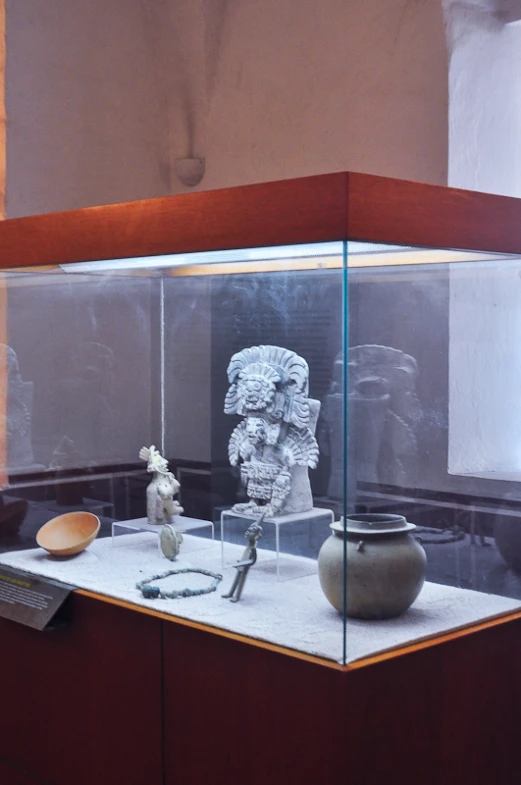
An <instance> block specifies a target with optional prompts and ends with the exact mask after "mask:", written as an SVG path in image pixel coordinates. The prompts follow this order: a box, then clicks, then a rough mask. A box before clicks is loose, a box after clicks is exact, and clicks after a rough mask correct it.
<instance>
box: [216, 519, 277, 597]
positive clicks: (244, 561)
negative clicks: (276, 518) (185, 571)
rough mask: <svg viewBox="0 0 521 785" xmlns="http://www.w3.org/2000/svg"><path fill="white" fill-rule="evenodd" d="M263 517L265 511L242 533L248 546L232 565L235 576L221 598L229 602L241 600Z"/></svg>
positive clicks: (255, 556) (253, 559)
mask: <svg viewBox="0 0 521 785" xmlns="http://www.w3.org/2000/svg"><path fill="white" fill-rule="evenodd" d="M265 515H266V511H264V512H263V513H262V515H261V516H260V518H258V519H257V520H256V521H255V522H254V523H252V524H251V526H249V527H248V528H247V529H246V531H245V533H244V536H245V537H246V539H247V540H248V545H247V546H246V548H245V550H244V553H243V554H242V558H241V560H240V561H239V562H237V564H234V565H233V566H234V567H235V569H236V570H237V574H236V576H235V578H234V579H233V583H232V585H231V587H230V591H229V592H228V593H227V594H223V597H224V598H225V599H229V600H230V602H239V600H240V599H241V594H242V590H243V589H244V584H245V583H246V578H247V577H248V572H249V569H250V567H252V566H253V565H254V564H255V562H256V561H257V542H258V541H259V540H260V538H261V537H262V526H261V523H262V521H263V520H264V517H265Z"/></svg>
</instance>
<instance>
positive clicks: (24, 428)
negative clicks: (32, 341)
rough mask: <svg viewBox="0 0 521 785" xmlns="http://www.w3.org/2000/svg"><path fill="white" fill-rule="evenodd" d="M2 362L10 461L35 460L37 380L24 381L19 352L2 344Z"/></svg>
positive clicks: (17, 464)
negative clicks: (33, 425)
mask: <svg viewBox="0 0 521 785" xmlns="http://www.w3.org/2000/svg"><path fill="white" fill-rule="evenodd" d="M0 366H1V367H3V368H6V369H7V412H6V416H5V418H4V422H3V423H2V425H3V427H4V428H5V431H6V442H7V465H8V467H10V468H19V467H23V466H29V465H31V464H32V463H33V461H34V458H33V448H32V444H31V420H32V411H33V383H32V382H24V381H23V379H22V375H21V373H20V366H19V365H18V357H17V356H16V352H15V351H14V349H12V348H11V347H10V346H6V344H0Z"/></svg>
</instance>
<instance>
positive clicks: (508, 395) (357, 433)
mask: <svg viewBox="0 0 521 785" xmlns="http://www.w3.org/2000/svg"><path fill="white" fill-rule="evenodd" d="M349 178H351V179H349ZM364 183H365V184H364ZM390 183H391V185H390ZM362 185H363V188H362ZM344 186H346V187H345V188H344ZM285 188H286V189H288V190H287V191H284V189H285ZM392 188H397V189H398V191H397V193H398V194H399V195H400V197H399V198H398V197H396V199H395V200H394V203H393V197H392V193H389V189H391V191H392ZM407 188H409V190H407ZM417 188H419V186H414V185H407V186H405V185H404V186H403V189H405V190H400V185H399V184H394V185H392V181H385V180H379V179H378V178H366V179H365V181H364V178H363V177H362V176H358V177H357V176H353V175H334V176H331V178H330V179H329V180H328V179H327V178H326V179H324V178H309V179H308V180H304V181H293V182H292V183H289V184H287V185H286V186H284V185H281V184H271V185H270V184H268V185H265V186H256V187H253V190H251V189H250V190H249V189H237V190H236V191H235V190H233V191H224V192H215V193H214V194H196V195H191V196H187V197H172V198H171V199H166V200H165V199H160V200H151V201H150V202H146V203H141V205H142V208H140V207H139V206H136V205H130V206H129V205H122V206H112V207H108V208H96V210H84V211H79V212H75V213H71V214H70V215H69V214H63V215H61V216H59V217H58V216H42V217H37V218H33V219H22V220H19V221H13V222H9V221H8V222H6V225H5V227H1V226H0V240H1V239H2V236H3V235H2V232H4V237H5V238H6V243H4V245H3V247H4V251H3V252H2V260H1V262H2V267H3V270H2V273H1V280H0V298H1V301H2V311H1V316H0V344H1V347H0V355H1V360H2V366H3V374H2V379H3V384H2V388H1V391H0V409H1V410H2V412H3V415H2V422H3V428H2V430H1V439H0V457H1V461H0V463H1V466H0V471H1V475H2V476H1V480H2V493H1V498H0V551H1V554H0V562H1V564H2V565H3V566H6V567H12V568H16V569H19V570H23V571H26V572H29V573H34V574H37V575H42V576H46V577H48V578H52V579H57V580H62V581H64V582H66V583H69V584H72V585H74V586H77V587H79V588H83V589H86V590H89V591H91V592H96V593H98V594H99V595H101V596H108V597H112V598H118V599H120V600H123V601H125V602H128V603H131V604H134V605H136V606H142V607H144V608H146V609H151V608H153V609H155V610H159V611H161V612H162V613H165V614H172V615H173V616H175V617H177V618H179V619H185V620H191V621H194V622H197V623H199V624H204V625H208V626H209V627H212V628H214V629H215V630H216V631H227V632H229V633H233V634H237V635H241V636H244V637H249V638H252V639H257V640H260V641H263V642H265V643H268V644H274V645H276V646H279V647H283V648H286V649H289V650H293V651H298V652H302V653H304V654H306V655H310V656H313V657H318V658H322V659H324V660H332V661H335V662H340V663H342V664H346V663H349V662H352V661H354V660H359V659H362V658H364V657H369V656H372V655H374V654H376V653H378V652H382V651H385V650H389V649H393V648H398V647H403V646H407V645H408V644H410V643H412V642H414V641H416V640H420V639H425V638H429V637H435V636H437V635H441V634H444V633H447V632H450V631H451V630H455V629H460V628H463V627H466V626H470V625H473V624H476V623H478V622H482V621H484V620H487V619H491V618H494V617H497V616H501V615H504V614H509V613H511V612H513V611H516V610H519V609H521V415H519V412H520V411H521V408H520V401H521V371H520V370H519V369H520V368H521V362H520V361H521V356H520V355H521V348H520V347H521V341H520V339H519V336H520V334H521V333H520V332H518V330H521V262H520V257H519V256H517V255H516V254H515V253H514V249H513V248H510V247H509V242H510V239H509V236H508V235H507V234H505V235H504V236H503V235H497V236H496V235H494V234H491V235H490V238H488V237H487V236H483V229H476V234H475V237H474V236H473V235H472V233H470V234H469V231H468V224H465V223H464V221H463V219H462V221H461V224H460V225H458V213H457V210H456V212H455V214H454V215H455V217H454V220H453V222H452V224H451V226H450V227H448V226H445V227H444V226H443V225H442V226H441V228H440V223H439V221H438V219H435V218H434V217H433V216H429V215H428V211H426V209H425V204H428V203H429V199H432V198H433V196H432V194H433V192H436V194H437V196H436V198H437V199H439V202H440V205H441V207H440V209H441V213H440V214H441V216H442V218H443V215H444V213H443V210H445V211H449V212H450V210H451V209H452V208H451V204H452V202H450V200H451V199H452V200H456V205H460V207H459V208H458V209H460V211H461V210H462V211H463V212H464V214H465V216H468V215H471V214H472V209H473V207H472V204H471V203H470V204H469V201H468V200H467V201H465V200H463V198H462V197H460V195H458V192H450V191H448V190H447V191H443V189H432V191H429V189H427V191H426V194H427V196H426V202H425V201H422V197H421V196H419V197H418V198H416V196H415V194H416V193H417V191H416V190H415V189H417ZM255 189H257V190H255ZM281 189H282V190H281ZM362 191H363V194H364V196H363V198H362V196H361V195H360V194H362ZM303 193H304V194H305V197H302V194H303ZM444 193H446V194H447V196H444V195H443V194H444ZM234 194H237V198H235V196H234ZM245 194H246V197H245ZM248 194H249V195H250V196H251V199H250V196H249V195H248ZM270 194H274V197H273V200H271V199H270ZM281 194H286V195H285V196H284V198H283V196H281ZM367 194H369V195H370V199H369V198H367V196H366V195H367ZM404 194H405V196H404ZM386 196H387V197H388V198H387V201H386ZM248 199H250V207H248V209H249V210H250V213H248V215H249V216H250V217H249V219H248V221H249V223H248V222H247V221H245V217H244V214H243V213H241V209H246V208H244V202H246V203H248ZM379 199H380V201H379ZM190 200H192V202H191V201H190ZM193 200H195V201H193ZM350 200H351V201H350ZM404 200H405V201H404ZM444 200H445V201H444ZM447 200H448V201H447ZM303 202H305V206H306V209H304V208H303ZM383 203H385V207H384V208H382V206H381V205H382V204H383ZM139 204H140V203H138V205H139ZM241 204H242V205H243V207H242V208H241V206H240V205H241ZM143 205H144V206H146V209H145V208H144V207H143ZM191 205H192V206H193V211H192V212H193V213H194V216H193V217H192V218H189V219H188V221H186V220H185V213H184V212H183V211H184V210H188V212H189V213H190V211H191V210H192V207H191ZM407 205H409V208H410V207H411V205H413V207H414V209H413V210H412V211H411V210H409V212H408V213H406V215H407V220H405V219H404V217H403V216H404V214H405V213H404V212H403V211H404V210H405V207H406V206H407ZM461 205H463V206H461ZM414 210H416V213H415V212H414ZM144 213H145V215H144ZM274 215H275V216H276V218H275V219H274V218H273V216H274ZM462 215H463V213H462ZM223 216H226V218H225V219H224V218H222V217H223ZM266 216H268V217H267V218H266ZM270 216H271V219H270ZM296 216H297V218H298V220H297V218H296ZM309 216H312V219H310V217H309ZM396 216H398V218H396ZM438 218H439V216H438ZM221 219H222V221H221ZM268 219H270V220H268ZM191 221H192V223H190V222H191ZM207 223H209V224H210V229H208V227H207ZM213 225H215V226H218V229H215V230H213V229H212V228H211V227H212V226H213ZM224 225H225V226H224ZM433 225H434V226H435V228H434V230H433V229H432V226H433ZM58 226H59V227H60V230H59V231H58V229H57V228H56V227H58ZM223 226H224V228H223ZM53 227H54V229H53ZM123 227H125V231H123ZM227 227H228V228H227ZM444 229H445V235H444V234H443V230H444ZM118 230H119V231H120V234H118ZM437 232H438V234H437ZM40 233H41V236H42V237H43V236H45V237H49V241H48V242H46V243H42V245H41V247H39V243H38V237H39V236H40ZM263 236H265V242H263V240H262V238H263ZM498 236H499V239H498ZM28 237H29V238H32V239H31V241H30V249H29V246H28V245H27V243H28V242H29V241H28V240H27V238H28ZM13 238H14V239H13ZM19 238H22V239H19ZM158 238H159V239H158ZM422 238H423V239H422ZM444 238H445V239H444ZM133 247H135V252H132V251H131V249H132V248H133ZM520 251H521V249H520ZM518 376H520V378H519V379H518V378H517V377H518ZM85 513H88V514H90V517H88V518H85V517H82V516H83V515H84V514H85ZM61 516H66V517H64V518H62V517H61ZM56 519H58V520H57V521H56ZM49 521H52V523H51V524H49V525H48V526H47V527H45V529H42V527H43V526H44V524H47V523H48V522H49ZM89 521H90V522H94V524H93V525H94V530H93V531H92V535H93V536H94V535H95V539H92V537H90V530H89V525H91V524H89ZM53 527H54V529H53ZM37 536H38V538H39V539H38V542H39V543H40V545H41V546H43V547H38V545H37V542H36V537H37ZM89 539H90V540H91V541H90V542H88V540H89ZM78 548H79V551H78ZM71 549H72V552H71Z"/></svg>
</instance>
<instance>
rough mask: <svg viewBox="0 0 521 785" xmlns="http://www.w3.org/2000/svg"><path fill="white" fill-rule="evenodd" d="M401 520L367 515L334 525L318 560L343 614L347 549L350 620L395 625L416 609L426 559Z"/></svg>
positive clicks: (327, 591) (330, 596)
mask: <svg viewBox="0 0 521 785" xmlns="http://www.w3.org/2000/svg"><path fill="white" fill-rule="evenodd" d="M415 528H416V526H415V525H414V524H412V523H408V522H407V521H406V520H405V518H404V517H403V516H402V515H383V514H376V513H365V514H360V515H350V516H348V518H347V523H346V527H345V529H344V523H343V521H342V520H340V521H336V522H335V523H332V524H331V529H332V534H331V537H328V539H327V540H326V541H325V542H324V544H323V545H322V548H321V549H320V553H319V555H318V577H319V579H320V585H321V586H322V590H323V592H324V594H325V595H326V597H327V599H328V600H329V602H330V603H331V605H333V607H335V608H336V609H337V611H339V612H340V613H342V612H343V606H344V602H343V597H344V545H345V546H346V551H347V570H346V583H347V592H346V594H347V616H350V617H352V618H355V619H390V618H392V617H393V616H399V615H400V614H401V613H403V612H404V611H406V610H407V608H408V607H409V606H410V605H412V603H413V602H414V600H415V599H416V597H417V596H418V594H419V593H420V591H421V588H422V586H423V582H424V580H425V570H426V566H427V557H426V555H425V551H424V550H423V548H422V547H421V545H420V544H419V543H418V542H417V541H416V540H415V539H414V538H413V537H411V535H410V532H411V531H413V530H414V529H415Z"/></svg>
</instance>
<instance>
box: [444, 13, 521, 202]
mask: <svg viewBox="0 0 521 785" xmlns="http://www.w3.org/2000/svg"><path fill="white" fill-rule="evenodd" d="M444 5H445V13H446V18H447V24H448V32H449V48H450V52H451V55H450V69H449V96H450V107H449V175H448V183H449V185H451V186H454V187H457V188H468V189H471V190H477V191H486V192H491V193H500V194H505V195H507V196H521V146H520V144H519V139H520V138H521V92H520V90H519V85H520V84H521V23H520V22H513V23H510V24H505V22H504V15H503V14H504V12H510V13H511V14H513V12H514V8H513V5H512V3H510V4H507V5H505V8H503V4H502V3H501V2H499V0H498V2H496V0H467V1H466V2H460V1H459V0H458V2H454V0H444ZM507 6H508V7H507Z"/></svg>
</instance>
